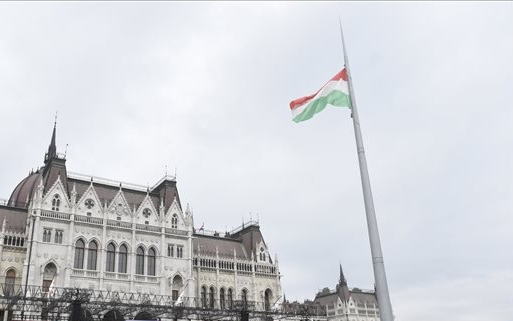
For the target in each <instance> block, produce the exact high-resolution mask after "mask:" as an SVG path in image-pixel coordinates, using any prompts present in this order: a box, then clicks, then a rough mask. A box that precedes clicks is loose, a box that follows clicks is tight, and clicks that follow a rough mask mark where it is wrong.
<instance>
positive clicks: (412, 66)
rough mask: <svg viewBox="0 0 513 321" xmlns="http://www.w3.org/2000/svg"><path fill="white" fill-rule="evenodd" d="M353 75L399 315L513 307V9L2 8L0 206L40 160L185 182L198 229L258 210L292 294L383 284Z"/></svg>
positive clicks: (142, 180)
mask: <svg viewBox="0 0 513 321" xmlns="http://www.w3.org/2000/svg"><path fill="white" fill-rule="evenodd" d="M339 17H340V18H341V20H342V25H343V28H344V36H345V42H346V45H347V50H348V57H349V61H350V66H351V75H352V78H353V87H354V92H355V97H354V98H355V100H356V103H357V106H358V111H359V115H360V121H361V128H362V133H363V141H364V145H365V151H366V156H367V163H368V167H369V174H370V181H371V185H372V192H373V195H374V203H375V208H376V216H377V220H378V226H379V232H380V237H381V245H382V249H383V254H384V261H385V269H386V273H387V278H388V287H389V291H390V298H391V302H392V307H393V311H394V315H395V317H396V320H398V321H401V320H405V321H406V320H415V321H424V320H443V319H448V318H450V319H451V321H474V320H475V321H478V320H479V321H481V320H489V321H502V320H504V321H506V320H511V317H512V315H513V304H512V302H513V290H511V289H513V275H512V273H513V233H512V232H513V231H512V227H513V224H512V219H511V214H512V209H513V208H512V182H513V175H512V167H513V166H512V164H513V162H512V161H513V159H512V154H513V139H512V138H513V135H512V134H513V133H512V124H513V123H512V120H513V112H512V107H513V91H512V88H513V41H512V39H513V3H512V2H477V1H476V2H301V3H300V2H265V3H264V2H235V3H232V2H193V3H186V2H144V3H143V2H105V3H104V2H44V3H39V2H3V3H0V30H1V32H0V115H1V116H0V117H1V118H0V119H1V126H0V137H2V139H1V140H0V150H1V151H2V153H1V155H2V157H0V168H1V171H0V198H3V199H8V198H9V196H10V194H11V192H12V190H13V189H14V188H15V186H16V185H17V184H18V182H20V181H21V180H22V179H23V178H24V177H25V176H26V175H27V174H28V172H29V171H30V170H31V169H35V168H37V167H38V166H41V165H43V157H44V153H45V151H46V149H47V148H48V144H49V142H50V137H51V131H52V128H53V123H54V117H55V113H56V112H58V120H57V148H58V151H59V152H66V158H67V168H68V171H72V172H78V173H83V174H88V175H94V176H99V177H106V178H111V179H115V180H120V181H125V182H133V183H137V184H141V185H145V186H146V185H149V186H152V185H153V184H155V183H156V182H157V181H158V180H159V179H160V178H162V177H163V176H164V175H165V173H166V167H167V172H168V173H169V174H175V173H176V175H177V182H178V183H177V184H178V188H179V193H180V197H181V201H182V203H183V204H187V203H188V204H190V206H191V208H192V210H193V213H194V220H195V225H196V226H197V227H199V226H201V225H202V224H204V226H205V228H207V229H210V230H217V231H225V230H231V229H233V228H235V227H237V226H239V225H241V223H242V221H248V220H250V219H258V220H259V223H260V227H261V231H262V233H263V235H264V238H265V241H266V243H267V244H268V246H269V248H270V251H271V253H273V255H274V253H276V254H277V256H278V260H279V264H280V272H281V274H282V278H281V280H282V287H283V290H284V292H285V294H286V296H287V299H289V300H300V301H302V300H304V299H313V298H314V297H315V294H316V293H317V291H319V290H321V289H322V288H324V287H330V288H334V286H335V284H336V283H337V281H338V271H339V264H342V266H343V269H344V273H345V276H346V279H347V281H348V284H349V286H350V287H359V288H363V289H372V288H373V284H374V280H373V271H372V261H371V253H370V247H369V240H368V233H367V227H366V219H365V209H364V203H363V194H362V187H361V180H360V176H359V167H358V158H357V153H356V146H355V140H354V131H353V124H352V120H351V117H350V111H349V110H348V109H346V108H333V107H332V108H327V109H326V110H324V111H323V112H322V113H320V114H318V115H316V116H315V117H314V118H313V119H311V120H308V121H306V122H302V123H299V124H296V123H294V122H292V121H291V118H292V117H291V113H290V109H289V107H288V106H289V102H290V101H291V100H293V99H296V98H299V97H301V96H305V95H309V94H312V93H314V92H315V91H316V90H318V89H319V88H320V87H321V86H322V85H323V84H324V83H325V82H326V81H327V80H329V79H330V78H331V77H332V76H333V75H335V74H336V73H337V72H338V71H339V70H340V69H341V68H342V67H343V63H344V62H343V58H342V57H343V54H342V45H341V40H340V39H341V38H340V29H339Z"/></svg>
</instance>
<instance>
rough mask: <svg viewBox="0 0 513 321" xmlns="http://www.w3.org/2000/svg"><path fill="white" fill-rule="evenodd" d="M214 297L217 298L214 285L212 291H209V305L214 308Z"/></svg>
mask: <svg viewBox="0 0 513 321" xmlns="http://www.w3.org/2000/svg"><path fill="white" fill-rule="evenodd" d="M214 298H215V289H214V287H213V286H211V287H210V291H209V293H208V305H209V307H210V308H214V303H215V301H214Z"/></svg>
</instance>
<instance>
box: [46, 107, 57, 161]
mask: <svg viewBox="0 0 513 321" xmlns="http://www.w3.org/2000/svg"><path fill="white" fill-rule="evenodd" d="M56 130H57V114H55V122H54V123H53V132H52V139H51V141H50V145H49V146H48V152H46V155H45V164H46V163H47V162H48V161H50V159H52V158H56V157H57V147H56V146H55V132H56Z"/></svg>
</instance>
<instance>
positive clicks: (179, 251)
mask: <svg viewBox="0 0 513 321" xmlns="http://www.w3.org/2000/svg"><path fill="white" fill-rule="evenodd" d="M167 256H169V257H175V256H176V257H178V258H183V246H182V245H174V244H168V245H167Z"/></svg>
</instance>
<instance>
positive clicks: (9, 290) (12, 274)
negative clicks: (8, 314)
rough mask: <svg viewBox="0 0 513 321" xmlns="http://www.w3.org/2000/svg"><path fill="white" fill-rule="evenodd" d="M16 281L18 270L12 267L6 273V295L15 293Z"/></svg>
mask: <svg viewBox="0 0 513 321" xmlns="http://www.w3.org/2000/svg"><path fill="white" fill-rule="evenodd" d="M15 282H16V271H15V270H14V269H10V270H9V271H7V273H6V274H5V287H4V294H5V295H9V296H10V295H13V294H14V283H15Z"/></svg>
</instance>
